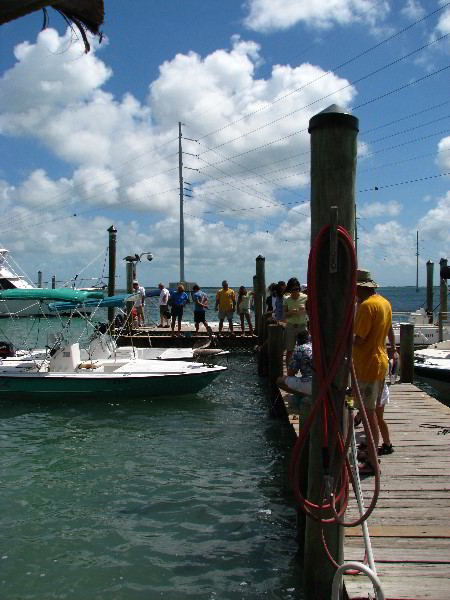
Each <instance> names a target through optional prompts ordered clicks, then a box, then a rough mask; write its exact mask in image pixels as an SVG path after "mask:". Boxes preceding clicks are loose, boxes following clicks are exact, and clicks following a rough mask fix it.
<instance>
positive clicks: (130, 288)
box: [126, 262, 134, 335]
mask: <svg viewBox="0 0 450 600" xmlns="http://www.w3.org/2000/svg"><path fill="white" fill-rule="evenodd" d="M126 277H127V292H128V293H129V294H132V293H133V280H134V271H133V263H131V262H127V266H126ZM126 312H127V325H126V330H127V333H128V335H131V330H132V329H133V314H132V312H133V302H127V306H126Z"/></svg>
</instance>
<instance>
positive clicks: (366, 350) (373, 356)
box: [353, 269, 398, 475]
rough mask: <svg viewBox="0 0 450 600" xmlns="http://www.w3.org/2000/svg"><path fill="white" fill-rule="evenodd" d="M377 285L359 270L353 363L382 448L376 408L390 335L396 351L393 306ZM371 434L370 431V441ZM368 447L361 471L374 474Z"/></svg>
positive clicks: (385, 365) (373, 457) (376, 446)
mask: <svg viewBox="0 0 450 600" xmlns="http://www.w3.org/2000/svg"><path fill="white" fill-rule="evenodd" d="M377 287H378V286H377V284H376V283H375V281H374V280H373V279H372V277H371V275H370V272H369V271H366V270H365V269H358V271H357V277H356V295H357V297H358V300H359V307H358V310H357V312H356V316H355V326H354V339H353V364H354V366H355V373H356V379H357V381H358V387H359V390H360V393H361V399H362V401H363V403H364V407H365V409H366V413H367V419H368V421H369V426H370V431H371V433H372V437H373V440H374V442H375V448H378V442H379V430H378V421H377V417H376V407H377V402H378V401H379V400H380V398H381V394H382V392H383V387H384V379H385V376H386V372H387V369H388V356H387V354H386V350H385V341H386V336H387V335H389V341H390V343H391V348H392V349H393V354H394V353H395V339H394V334H393V331H392V308H391V305H390V303H389V302H388V301H387V300H386V299H385V298H383V297H382V296H380V295H379V294H377V293H376V292H375V289H376V288H377ZM397 358H398V357H397ZM368 433H369V432H368V431H366V438H367V440H368ZM367 448H368V451H369V453H368V460H367V461H366V462H365V463H364V464H363V465H360V472H362V473H366V474H369V475H371V474H373V473H374V472H375V469H374V465H375V464H376V461H377V460H378V458H377V456H376V455H375V454H374V452H373V448H372V447H371V445H370V444H368V445H367Z"/></svg>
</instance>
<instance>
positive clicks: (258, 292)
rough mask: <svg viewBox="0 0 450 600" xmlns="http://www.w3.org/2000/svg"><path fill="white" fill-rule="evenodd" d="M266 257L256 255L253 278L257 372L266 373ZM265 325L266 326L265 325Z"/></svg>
mask: <svg viewBox="0 0 450 600" xmlns="http://www.w3.org/2000/svg"><path fill="white" fill-rule="evenodd" d="M265 268H266V259H265V258H264V256H261V255H260V256H257V257H256V275H255V279H254V293H255V295H254V301H255V331H256V334H257V336H258V348H259V351H258V373H259V375H267V374H268V353H267V348H266V346H267V344H265V343H264V342H265V341H267V323H264V306H265V303H266V274H265ZM265 325H266V327H265Z"/></svg>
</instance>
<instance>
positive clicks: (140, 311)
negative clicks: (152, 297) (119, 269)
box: [133, 281, 145, 327]
mask: <svg viewBox="0 0 450 600" xmlns="http://www.w3.org/2000/svg"><path fill="white" fill-rule="evenodd" d="M133 290H134V292H135V293H139V297H138V298H137V299H136V300H135V301H134V308H135V309H136V316H137V326H138V327H143V326H144V324H145V317H144V305H145V288H143V287H142V286H140V285H139V281H133Z"/></svg>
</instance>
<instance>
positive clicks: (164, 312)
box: [159, 304, 170, 315]
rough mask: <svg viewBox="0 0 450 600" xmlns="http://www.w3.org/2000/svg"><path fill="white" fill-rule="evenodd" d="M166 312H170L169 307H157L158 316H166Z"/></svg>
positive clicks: (165, 305) (162, 305) (163, 305)
mask: <svg viewBox="0 0 450 600" xmlns="http://www.w3.org/2000/svg"><path fill="white" fill-rule="evenodd" d="M168 312H170V311H169V307H168V306H167V304H160V305H159V314H160V315H167V313H168Z"/></svg>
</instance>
